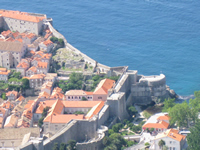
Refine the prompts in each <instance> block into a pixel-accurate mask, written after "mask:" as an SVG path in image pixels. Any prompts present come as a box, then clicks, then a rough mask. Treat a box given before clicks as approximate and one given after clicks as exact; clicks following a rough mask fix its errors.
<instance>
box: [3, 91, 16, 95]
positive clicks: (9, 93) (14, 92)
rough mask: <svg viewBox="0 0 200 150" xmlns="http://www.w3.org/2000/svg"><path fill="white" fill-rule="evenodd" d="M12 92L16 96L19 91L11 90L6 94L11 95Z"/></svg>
mask: <svg viewBox="0 0 200 150" xmlns="http://www.w3.org/2000/svg"><path fill="white" fill-rule="evenodd" d="M11 94H14V95H15V96H17V95H18V92H17V91H9V92H7V93H6V96H10V95H11Z"/></svg>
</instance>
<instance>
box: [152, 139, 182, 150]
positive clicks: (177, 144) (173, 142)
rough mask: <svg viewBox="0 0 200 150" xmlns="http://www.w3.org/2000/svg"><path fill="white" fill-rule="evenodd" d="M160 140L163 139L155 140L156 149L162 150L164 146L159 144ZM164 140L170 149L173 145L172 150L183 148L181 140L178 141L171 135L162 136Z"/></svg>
mask: <svg viewBox="0 0 200 150" xmlns="http://www.w3.org/2000/svg"><path fill="white" fill-rule="evenodd" d="M160 140H161V138H160V139H156V140H155V149H154V150H162V148H161V147H159V145H158V143H159V141H160ZM162 140H163V141H165V145H167V147H168V149H169V150H170V147H171V150H180V149H181V147H180V142H179V141H176V140H174V139H172V138H170V137H164V138H162Z"/></svg>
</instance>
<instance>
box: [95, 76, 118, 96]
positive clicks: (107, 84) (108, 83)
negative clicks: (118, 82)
mask: <svg viewBox="0 0 200 150" xmlns="http://www.w3.org/2000/svg"><path fill="white" fill-rule="evenodd" d="M114 83H115V81H114V80H110V79H103V80H101V81H100V83H99V84H98V86H97V87H96V89H95V91H94V94H108V90H109V89H111V88H112V87H113V85H114Z"/></svg>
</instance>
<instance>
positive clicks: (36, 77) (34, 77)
mask: <svg viewBox="0 0 200 150" xmlns="http://www.w3.org/2000/svg"><path fill="white" fill-rule="evenodd" d="M44 77H45V75H44V74H34V75H32V76H31V77H30V79H43V78H44Z"/></svg>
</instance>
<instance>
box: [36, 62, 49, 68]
mask: <svg viewBox="0 0 200 150" xmlns="http://www.w3.org/2000/svg"><path fill="white" fill-rule="evenodd" d="M47 66H48V63H47V62H42V61H38V65H37V67H38V68H47Z"/></svg>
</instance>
